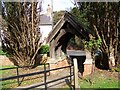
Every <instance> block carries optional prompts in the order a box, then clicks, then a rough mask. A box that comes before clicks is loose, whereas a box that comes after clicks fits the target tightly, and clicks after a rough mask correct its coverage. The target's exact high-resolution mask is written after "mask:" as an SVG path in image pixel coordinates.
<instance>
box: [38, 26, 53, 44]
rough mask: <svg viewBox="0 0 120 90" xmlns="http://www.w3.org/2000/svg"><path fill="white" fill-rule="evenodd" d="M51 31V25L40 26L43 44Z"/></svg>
mask: <svg viewBox="0 0 120 90" xmlns="http://www.w3.org/2000/svg"><path fill="white" fill-rule="evenodd" d="M51 30H52V25H40V32H41V33H42V40H43V41H44V44H46V41H45V40H46V38H47V36H48V34H49V33H50V31H51Z"/></svg>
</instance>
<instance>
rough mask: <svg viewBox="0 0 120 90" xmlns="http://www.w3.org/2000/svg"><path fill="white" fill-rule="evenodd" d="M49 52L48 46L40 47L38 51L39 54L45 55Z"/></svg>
mask: <svg viewBox="0 0 120 90" xmlns="http://www.w3.org/2000/svg"><path fill="white" fill-rule="evenodd" d="M48 52H49V46H48V45H42V46H41V48H40V50H39V53H40V54H47V53H48Z"/></svg>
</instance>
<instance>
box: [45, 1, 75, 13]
mask: <svg viewBox="0 0 120 90" xmlns="http://www.w3.org/2000/svg"><path fill="white" fill-rule="evenodd" d="M51 1H52V2H53V11H60V10H68V9H70V8H72V7H74V4H73V3H72V2H73V1H74V0H43V10H44V11H45V10H46V9H47V6H48V4H50V5H51ZM71 1H72V2H71Z"/></svg>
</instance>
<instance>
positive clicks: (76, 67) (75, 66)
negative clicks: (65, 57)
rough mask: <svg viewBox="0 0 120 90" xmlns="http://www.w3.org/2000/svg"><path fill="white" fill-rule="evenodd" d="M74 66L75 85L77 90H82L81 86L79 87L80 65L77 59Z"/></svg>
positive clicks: (74, 60)
mask: <svg viewBox="0 0 120 90" xmlns="http://www.w3.org/2000/svg"><path fill="white" fill-rule="evenodd" d="M73 64H74V85H75V90H80V86H79V85H78V64H77V59H76V58H74V59H73Z"/></svg>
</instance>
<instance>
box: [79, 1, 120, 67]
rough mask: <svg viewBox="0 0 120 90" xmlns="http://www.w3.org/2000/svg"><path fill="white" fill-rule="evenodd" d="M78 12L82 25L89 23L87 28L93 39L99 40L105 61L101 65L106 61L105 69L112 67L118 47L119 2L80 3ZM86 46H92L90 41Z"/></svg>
mask: <svg viewBox="0 0 120 90" xmlns="http://www.w3.org/2000/svg"><path fill="white" fill-rule="evenodd" d="M79 10H80V13H79V14H78V15H79V17H81V16H82V15H83V16H82V17H83V18H81V19H82V20H83V23H86V21H87V22H89V23H88V25H87V26H89V28H90V30H91V31H92V32H94V35H93V37H95V39H98V38H99V37H100V38H101V41H102V43H101V47H100V49H101V50H102V52H103V53H104V54H105V55H104V56H105V57H104V59H106V60H103V63H104V61H108V64H109V66H108V65H107V63H106V62H105V63H104V65H105V67H106V68H107V67H110V66H114V65H115V63H114V62H115V58H116V55H117V50H118V49H117V48H118V46H119V45H118V44H119V43H118V42H119V38H118V36H119V27H120V26H119V24H120V23H119V21H120V18H119V17H120V13H119V11H120V7H119V2H80V8H79ZM77 13H78V12H77ZM81 13H82V14H81ZM84 18H85V19H84ZM85 20H86V21H85ZM87 44H88V46H92V45H93V46H94V44H92V41H90V42H88V43H87ZM98 45H99V44H98ZM111 59H112V60H111ZM113 61H114V62H113ZM110 64H112V65H110Z"/></svg>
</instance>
